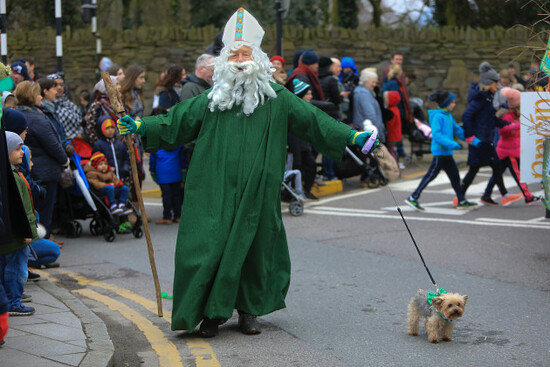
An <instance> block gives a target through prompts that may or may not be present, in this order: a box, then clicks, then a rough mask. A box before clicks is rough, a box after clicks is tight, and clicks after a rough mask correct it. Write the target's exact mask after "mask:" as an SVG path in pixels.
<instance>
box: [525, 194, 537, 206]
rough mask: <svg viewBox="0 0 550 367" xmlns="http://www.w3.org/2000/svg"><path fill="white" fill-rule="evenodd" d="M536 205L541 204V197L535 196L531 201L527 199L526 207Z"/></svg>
mask: <svg viewBox="0 0 550 367" xmlns="http://www.w3.org/2000/svg"><path fill="white" fill-rule="evenodd" d="M536 203H540V196H533V197H532V198H531V199H529V200H527V199H525V204H526V205H533V204H536Z"/></svg>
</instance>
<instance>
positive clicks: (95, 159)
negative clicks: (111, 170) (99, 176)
mask: <svg viewBox="0 0 550 367" xmlns="http://www.w3.org/2000/svg"><path fill="white" fill-rule="evenodd" d="M101 162H105V163H107V166H109V162H108V161H107V158H106V157H105V154H103V153H101V152H95V153H94V154H92V156H91V158H90V164H91V165H92V167H94V168H95V169H97V167H98V166H99V164H100V163H101Z"/></svg>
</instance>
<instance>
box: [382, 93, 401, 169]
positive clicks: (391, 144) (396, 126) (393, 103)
mask: <svg viewBox="0 0 550 367" xmlns="http://www.w3.org/2000/svg"><path fill="white" fill-rule="evenodd" d="M400 101H401V96H400V95H399V92H396V91H386V92H384V107H385V108H386V109H387V110H389V111H390V112H391V113H392V114H393V118H392V119H390V120H388V121H386V130H388V137H387V138H386V140H387V144H386V145H387V148H388V150H389V152H390V153H391V155H393V157H394V158H395V160H396V161H397V160H398V157H397V154H396V152H395V146H396V144H397V143H399V142H400V141H401V140H402V139H403V137H402V134H401V113H400V112H399V108H398V107H397V105H398V104H399V102H400Z"/></svg>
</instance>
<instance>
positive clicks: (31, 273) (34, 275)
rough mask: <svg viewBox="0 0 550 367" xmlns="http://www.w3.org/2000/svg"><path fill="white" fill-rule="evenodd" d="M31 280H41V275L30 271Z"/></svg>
mask: <svg viewBox="0 0 550 367" xmlns="http://www.w3.org/2000/svg"><path fill="white" fill-rule="evenodd" d="M28 279H29V280H40V274H36V273H33V272H32V271H30V270H29V277H28Z"/></svg>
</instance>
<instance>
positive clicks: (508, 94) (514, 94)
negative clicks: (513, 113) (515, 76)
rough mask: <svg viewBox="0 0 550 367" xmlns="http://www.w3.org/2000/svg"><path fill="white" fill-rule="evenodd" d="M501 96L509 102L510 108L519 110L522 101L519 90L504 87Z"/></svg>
mask: <svg viewBox="0 0 550 367" xmlns="http://www.w3.org/2000/svg"><path fill="white" fill-rule="evenodd" d="M500 94H501V95H502V96H503V97H504V98H506V100H507V101H508V106H509V107H512V108H519V106H520V101H521V92H520V91H519V90H517V89H514V88H510V87H504V88H502V89H501V90H500Z"/></svg>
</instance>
